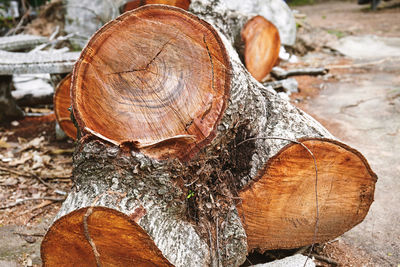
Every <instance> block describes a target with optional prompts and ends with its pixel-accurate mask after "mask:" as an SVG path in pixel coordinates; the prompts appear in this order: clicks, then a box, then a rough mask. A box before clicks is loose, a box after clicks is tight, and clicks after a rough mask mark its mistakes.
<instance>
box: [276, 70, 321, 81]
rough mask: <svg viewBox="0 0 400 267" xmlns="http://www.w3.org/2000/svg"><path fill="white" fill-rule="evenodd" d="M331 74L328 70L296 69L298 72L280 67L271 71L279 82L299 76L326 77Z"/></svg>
mask: <svg viewBox="0 0 400 267" xmlns="http://www.w3.org/2000/svg"><path fill="white" fill-rule="evenodd" d="M328 72H329V69H327V68H305V69H296V70H287V71H286V70H284V69H282V68H279V67H275V68H273V69H272V70H271V74H272V76H274V77H275V78H276V79H278V80H283V79H286V78H288V77H291V76H299V75H312V76H317V75H325V74H327V73H328Z"/></svg>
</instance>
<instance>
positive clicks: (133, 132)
mask: <svg viewBox="0 0 400 267" xmlns="http://www.w3.org/2000/svg"><path fill="white" fill-rule="evenodd" d="M157 6H158V8H149V6H144V7H142V8H140V9H137V10H136V12H135V15H131V14H130V13H129V12H127V13H125V14H124V15H122V16H120V17H119V18H118V19H116V20H114V21H111V22H110V23H108V24H106V25H105V26H104V27H103V28H102V29H100V30H99V31H98V32H97V34H96V35H95V36H94V37H93V38H92V39H91V40H90V42H89V43H88V45H87V46H86V49H84V50H83V52H82V54H81V57H80V59H79V61H78V62H77V64H76V66H75V70H74V77H73V80H74V83H73V85H72V88H71V90H72V98H73V109H74V115H75V117H76V119H77V122H78V124H79V126H80V129H81V130H82V131H83V135H84V134H87V133H91V134H97V135H99V136H103V137H105V138H107V139H108V140H110V142H112V143H113V144H116V145H120V144H124V143H125V144H130V145H133V146H135V147H137V148H139V149H140V148H142V150H143V151H145V153H146V151H147V153H146V154H148V155H151V156H153V157H155V158H159V159H162V158H167V157H178V158H182V159H184V158H190V157H191V156H192V155H193V154H194V153H195V152H196V151H198V150H199V149H200V148H201V147H203V146H204V145H206V144H207V143H209V142H210V140H211V139H212V138H213V136H214V135H215V130H216V126H217V125H218V122H219V121H220V119H221V116H222V114H223V112H224V110H225V107H226V101H227V98H228V97H229V86H230V75H229V71H230V65H229V60H228V58H227V54H226V52H225V48H224V46H223V45H222V42H221V40H220V38H219V37H218V35H217V33H216V32H215V30H214V29H213V28H212V27H211V26H210V25H209V24H207V23H206V22H204V21H201V20H199V19H197V18H196V17H195V16H193V15H190V14H189V13H185V14H184V13H183V12H184V11H183V10H181V9H171V8H169V7H167V6H164V5H157ZM153 7H154V6H153ZM111 37H112V38H111ZM188 143H189V144H190V145H189V146H187V144H188Z"/></svg>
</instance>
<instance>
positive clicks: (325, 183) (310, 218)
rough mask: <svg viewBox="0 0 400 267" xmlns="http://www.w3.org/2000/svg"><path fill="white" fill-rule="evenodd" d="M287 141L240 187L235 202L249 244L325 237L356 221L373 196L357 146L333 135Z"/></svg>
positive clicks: (281, 245) (261, 246)
mask: <svg viewBox="0 0 400 267" xmlns="http://www.w3.org/2000/svg"><path fill="white" fill-rule="evenodd" d="M302 143H303V144H304V145H305V146H306V147H307V148H308V149H310V151H311V152H312V153H313V154H314V156H315V159H316V163H317V169H318V180H317V184H318V187H317V192H318V211H319V216H318V227H317V235H316V239H315V240H314V233H315V231H316V228H315V227H316V225H315V223H316V210H317V209H316V190H315V184H316V173H315V165H314V161H313V158H312V156H311V154H310V153H309V152H308V151H307V150H306V149H305V148H304V147H303V146H301V145H300V144H291V145H288V146H286V147H285V148H283V149H282V150H281V151H280V152H279V153H278V154H277V155H276V156H275V157H273V158H271V159H270V160H269V161H268V163H267V164H266V167H265V169H264V171H262V172H261V173H262V174H261V175H260V176H261V177H260V178H259V179H258V180H256V181H255V182H253V183H252V184H250V185H249V186H248V187H247V188H245V189H243V190H242V191H241V192H240V193H239V196H240V198H241V199H242V202H241V205H239V206H238V210H239V213H240V215H241V216H242V222H243V223H244V226H245V229H246V234H247V241H248V248H249V251H251V250H255V249H256V250H261V251H265V250H270V249H288V248H296V247H301V246H305V245H309V244H312V243H313V242H314V241H315V242H317V243H319V242H325V241H328V240H331V239H333V238H336V237H337V236H340V235H342V234H343V233H344V232H346V231H348V230H350V229H351V228H352V227H354V226H355V225H357V224H358V223H360V222H361V221H362V220H363V219H364V217H365V216H366V215H367V212H368V210H369V207H370V205H371V204H372V202H373V199H374V189H375V182H376V179H377V177H376V175H375V173H373V172H372V170H371V169H370V167H369V165H368V163H367V161H366V160H365V159H364V157H363V156H362V155H361V154H360V153H359V152H357V151H356V150H354V149H352V148H350V147H348V146H346V145H344V144H342V143H339V142H337V141H332V140H317V139H315V140H307V141H302Z"/></svg>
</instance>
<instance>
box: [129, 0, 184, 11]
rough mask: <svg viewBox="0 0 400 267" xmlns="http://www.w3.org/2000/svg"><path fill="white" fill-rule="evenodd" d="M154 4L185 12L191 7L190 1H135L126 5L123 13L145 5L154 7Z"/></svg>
mask: <svg viewBox="0 0 400 267" xmlns="http://www.w3.org/2000/svg"><path fill="white" fill-rule="evenodd" d="M154 4H160V5H169V6H175V7H180V8H183V9H184V10H188V9H189V5H190V0H134V1H129V2H128V3H126V4H125V5H124V7H123V12H127V11H130V10H133V9H135V8H138V7H141V6H144V5H154Z"/></svg>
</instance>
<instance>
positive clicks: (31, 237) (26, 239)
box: [24, 235, 36, 244]
mask: <svg viewBox="0 0 400 267" xmlns="http://www.w3.org/2000/svg"><path fill="white" fill-rule="evenodd" d="M24 240H25V241H26V242H28V243H29V244H33V243H35V242H36V238H35V237H33V236H30V235H26V236H24Z"/></svg>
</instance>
